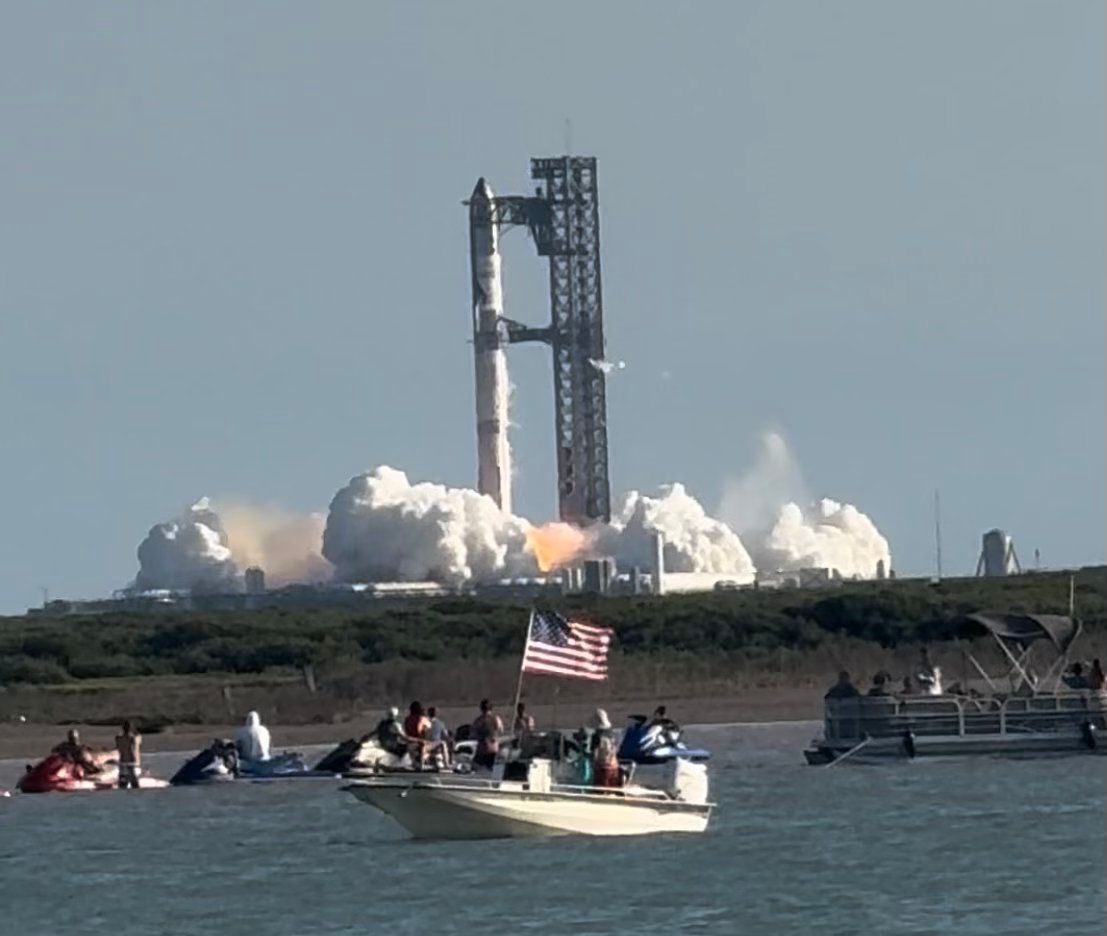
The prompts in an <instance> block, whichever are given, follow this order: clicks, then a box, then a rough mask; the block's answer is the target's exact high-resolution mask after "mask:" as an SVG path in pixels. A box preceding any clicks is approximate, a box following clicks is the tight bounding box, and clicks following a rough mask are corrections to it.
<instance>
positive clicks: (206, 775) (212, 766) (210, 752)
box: [169, 739, 238, 786]
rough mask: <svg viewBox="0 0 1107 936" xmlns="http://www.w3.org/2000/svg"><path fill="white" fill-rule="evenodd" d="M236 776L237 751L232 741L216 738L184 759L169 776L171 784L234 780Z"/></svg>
mask: <svg viewBox="0 0 1107 936" xmlns="http://www.w3.org/2000/svg"><path fill="white" fill-rule="evenodd" d="M237 776H238V751H236V750H235V746H234V742H232V741H226V740H221V739H216V740H215V741H213V742H212V743H211V745H210V746H209V747H206V748H204V750H202V751H201V752H200V753H199V754H197V755H195V756H194V757H192V758H190V759H189V760H187V761H185V763H184V765H183V766H182V767H181V769H180V770H178V771H177V772H176V773H175V774H173V776H172V777H170V778H169V783H170V785H171V786H187V785H189V784H193V783H214V782H222V781H226V780H234V779H235V778H236V777H237Z"/></svg>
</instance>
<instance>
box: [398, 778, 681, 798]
mask: <svg viewBox="0 0 1107 936" xmlns="http://www.w3.org/2000/svg"><path fill="white" fill-rule="evenodd" d="M432 776H433V779H431V777H432ZM418 782H419V783H420V784H423V785H426V786H443V787H464V788H465V789H467V790H473V789H476V790H510V791H519V792H529V791H530V790H531V784H530V783H528V782H527V781H526V780H502V779H497V778H495V777H476V776H473V774H471V773H467V774H436V775H429V776H428V779H426V780H423V779H420V780H419V781H418ZM534 792H539V793H561V794H569V795H577V796H597V795H605V796H611V795H618V796H627V795H630V796H633V797H634V798H635V799H656V800H658V801H668V800H671V799H672V796H671V795H670V794H669V793H668V792H667V791H665V790H658V789H651V788H649V787H642V786H637V785H624V786H617V787H616V786H592V785H590V784H583V783H551V784H550V785H549V786H548V787H545V786H543V787H540V788H536V789H535V790H534Z"/></svg>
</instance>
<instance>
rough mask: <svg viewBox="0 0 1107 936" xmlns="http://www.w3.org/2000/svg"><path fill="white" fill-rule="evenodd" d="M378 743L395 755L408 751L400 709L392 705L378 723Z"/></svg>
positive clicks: (399, 755) (398, 755)
mask: <svg viewBox="0 0 1107 936" xmlns="http://www.w3.org/2000/svg"><path fill="white" fill-rule="evenodd" d="M376 735H377V743H378V744H379V745H380V746H381V747H382V748H384V750H386V751H387V752H388V753H389V754H392V755H393V756H394V757H403V756H404V755H405V754H406V753H407V738H406V737H405V736H404V729H403V725H401V724H400V710H399V709H398V708H396V707H395V706H392V707H391V708H390V709H389V710H388V711H387V712H386V713H385V716H384V718H382V719H381V720H380V722H379V723H378V724H377V731H376Z"/></svg>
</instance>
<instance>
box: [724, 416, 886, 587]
mask: <svg viewBox="0 0 1107 936" xmlns="http://www.w3.org/2000/svg"><path fill="white" fill-rule="evenodd" d="M801 504H807V505H809V506H806V507H801V506H800V505H801ZM719 513H720V515H721V517H722V519H723V520H724V521H726V523H727V524H728V525H730V526H731V527H732V528H733V529H735V530H738V531H739V532H740V533H741V534H742V536H743V538H744V539H745V541H746V543H747V544H749V549H750V553H751V554H752V556H753V561H754V564H755V565H756V566H757V568H758V570H759V571H760V572H761V573H762V574H765V573H772V572H777V571H794V570H796V569H810V568H820V569H832V570H834V571H836V572H837V573H838V574H839V575H841V576H842V577H843V578H873V577H874V576H875V575H876V571H877V565H878V564H879V563H881V562H883V564H884V568H885V570H888V569H889V568H890V566H891V553H890V550H889V548H888V541H887V540H886V539H885V538H884V537H883V536H882V535H881V534H880V531H879V530H878V529H877V528H876V524H874V523H873V521H872V520H871V519H869V517H867V516H866V515H865V514H863V513H862V512H861V511H860V510H858V509H857V508H856V507H854V506H853V505H852V504H840V503H838V502H837V501H833V500H829V499H824V500H820V501H814V502H812V501H811V498H810V496H809V495H808V493H807V486H806V484H805V483H804V480H803V472H802V471H801V470H800V467H799V462H798V461H797V460H796V458H795V456H793V454H792V452H791V450H790V449H789V447H788V443H787V442H786V441H785V439H784V437H783V436H782V435H781V434H780V433H779V432H766V433H765V434H764V435H763V436H762V437H761V445H760V448H759V450H758V454H757V458H756V459H755V460H754V464H753V467H752V468H751V469H750V470H749V471H748V472H746V473H745V474H744V475H742V476H741V477H740V478H737V479H734V480H731V481H729V482H727V484H726V486H725V488H724V491H723V498H722V503H721V504H720V506H719Z"/></svg>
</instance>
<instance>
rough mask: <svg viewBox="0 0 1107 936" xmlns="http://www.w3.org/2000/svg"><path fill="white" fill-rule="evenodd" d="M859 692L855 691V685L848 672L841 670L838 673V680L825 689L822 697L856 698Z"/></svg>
mask: <svg viewBox="0 0 1107 936" xmlns="http://www.w3.org/2000/svg"><path fill="white" fill-rule="evenodd" d="M859 695H861V693H860V692H858V691H857V687H856V686H855V685H854V684H853V680H851V679H850V676H849V672H848V671H847V670H842V671H841V672H840V673H839V674H838V681H837V682H836V683H835V684H834V685H833V686H831V687H830V688H829V689H828V690H827V691H826V695H825V696H823V698H824V699H856V698H857V697H858V696H859Z"/></svg>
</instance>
